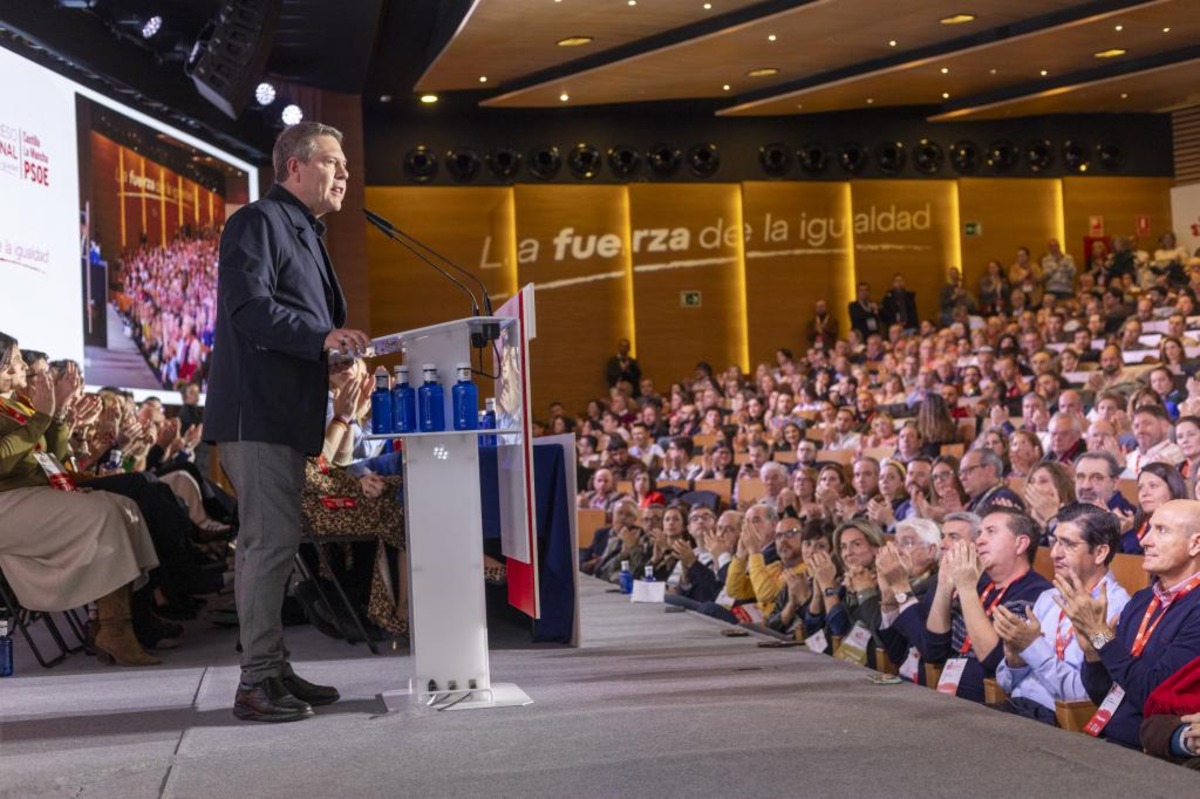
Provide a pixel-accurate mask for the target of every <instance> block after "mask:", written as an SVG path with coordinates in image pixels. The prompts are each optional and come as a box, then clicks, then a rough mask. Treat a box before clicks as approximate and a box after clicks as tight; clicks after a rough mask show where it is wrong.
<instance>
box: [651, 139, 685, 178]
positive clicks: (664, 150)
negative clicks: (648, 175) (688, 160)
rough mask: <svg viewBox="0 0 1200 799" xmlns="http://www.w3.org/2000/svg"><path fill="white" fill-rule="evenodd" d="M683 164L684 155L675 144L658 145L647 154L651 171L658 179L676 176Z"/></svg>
mask: <svg viewBox="0 0 1200 799" xmlns="http://www.w3.org/2000/svg"><path fill="white" fill-rule="evenodd" d="M682 162H683V153H681V152H680V151H679V148H678V147H676V146H675V145H673V144H656V145H654V146H653V147H651V148H650V151H649V152H647V153H646V163H647V164H649V165H650V171H651V172H653V173H654V174H655V175H657V176H658V177H662V178H665V177H667V176H669V175H673V174H675V170H677V169H679V164H680V163H682Z"/></svg>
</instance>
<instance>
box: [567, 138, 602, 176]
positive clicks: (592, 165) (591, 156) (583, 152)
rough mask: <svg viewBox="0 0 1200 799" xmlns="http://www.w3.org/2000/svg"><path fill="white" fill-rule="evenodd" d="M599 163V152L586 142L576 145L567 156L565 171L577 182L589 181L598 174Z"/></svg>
mask: <svg viewBox="0 0 1200 799" xmlns="http://www.w3.org/2000/svg"><path fill="white" fill-rule="evenodd" d="M601 163H603V159H602V158H601V156H600V150H599V149H598V148H596V147H594V146H592V145H590V144H588V143H587V142H580V143H579V144H576V145H575V147H574V148H572V149H571V154H570V155H569V156H567V169H569V170H571V174H572V175H574V176H575V177H576V178H578V179H579V180H591V179H592V178H594V177H596V175H598V174H600V165H601Z"/></svg>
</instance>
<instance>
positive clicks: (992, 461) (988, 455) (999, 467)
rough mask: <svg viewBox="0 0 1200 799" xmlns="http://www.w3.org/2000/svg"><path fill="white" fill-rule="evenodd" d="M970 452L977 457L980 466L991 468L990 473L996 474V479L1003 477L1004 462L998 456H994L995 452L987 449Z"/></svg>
mask: <svg viewBox="0 0 1200 799" xmlns="http://www.w3.org/2000/svg"><path fill="white" fill-rule="evenodd" d="M972 452H974V454H976V455H978V456H979V465H980V466H990V467H992V471H993V472H995V473H996V477H1003V476H1004V461H1003V460H1001V459H1000V456H999V455H997V454H996V451H995V450H993V449H991V448H989V447H983V448H981V449H976V450H972Z"/></svg>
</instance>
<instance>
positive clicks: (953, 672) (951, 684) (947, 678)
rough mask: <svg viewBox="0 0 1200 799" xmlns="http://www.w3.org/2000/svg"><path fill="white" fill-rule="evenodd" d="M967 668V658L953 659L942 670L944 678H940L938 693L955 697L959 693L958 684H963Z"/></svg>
mask: <svg viewBox="0 0 1200 799" xmlns="http://www.w3.org/2000/svg"><path fill="white" fill-rule="evenodd" d="M966 667H967V659H966V658H951V659H950V660H947V661H946V665H945V666H944V667H943V668H942V676H941V677H939V678H938V684H937V689H938V693H942V694H949V695H950V696H954V695H956V694H957V693H958V684H959V683H960V682H962V678H963V670H964V669H966Z"/></svg>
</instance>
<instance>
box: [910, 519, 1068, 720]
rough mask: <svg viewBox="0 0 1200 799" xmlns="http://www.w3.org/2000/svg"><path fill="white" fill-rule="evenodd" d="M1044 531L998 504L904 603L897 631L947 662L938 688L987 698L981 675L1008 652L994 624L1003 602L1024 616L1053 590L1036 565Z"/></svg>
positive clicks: (928, 657) (924, 653) (934, 659)
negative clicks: (932, 580)
mask: <svg viewBox="0 0 1200 799" xmlns="http://www.w3.org/2000/svg"><path fill="white" fill-rule="evenodd" d="M1040 536H1041V531H1040V530H1039V529H1038V526H1037V523H1036V522H1035V521H1034V520H1033V519H1031V518H1030V517H1029V516H1028V515H1026V514H1024V513H1022V512H1020V511H1018V510H1014V509H1012V508H1005V507H995V508H993V510H992V511H991V512H989V513H988V514H987V515H986V516H984V518H983V523H982V525H981V528H980V531H979V535H978V537H977V538H976V540H975V543H973V544H972V543H966V542H961V541H960V542H957V543H955V544H954V545H953V546H951V547H949V548H947V549H946V551H945V553H944V554H943V556H942V562H941V566H940V567H939V569H938V580H937V587H936V588H935V589H934V590H933V591H930V592H928V593H927V594H926V595H925V597H924V598H923V599H922V600H921V603H920V605H921V607H919V606H918V604H917V603H916V602H911V600H910V603H911V604H910V603H904V604H902V609H901V611H900V616H899V617H898V618H897V619H896V623H895V627H896V629H897V630H898V631H899V632H901V634H903V635H905V636H906V637H907V638H908V639H909V641H911V642H912V643H914V644H915V645H916V647H917V650H918V651H919V652H920V653H921V658H922V659H924V660H925V661H927V662H929V663H935V664H936V663H944V664H946V665H945V668H944V670H943V674H942V681H941V682H940V683H939V684H938V690H940V691H943V692H944V693H953V694H955V695H957V696H961V697H963V698H964V699H970V700H972V701H974V702H982V701H983V681H984V678H986V677H991V676H993V675H995V673H996V667H997V666H998V665H999V664H1000V660H1001V658H1003V657H1004V646H1003V644H1002V643H1001V640H1000V637H999V636H998V635H997V634H996V630H995V628H994V627H993V626H992V616H993V615H994V614H995V612H996V608H997V607H1000V606H1001V605H1002V606H1003V607H1005V608H1006V609H1007V610H1009V611H1011V612H1013V613H1015V614H1017V615H1018V616H1021V617H1022V618H1023V617H1024V616H1025V608H1027V607H1030V606H1031V605H1033V603H1034V602H1035V601H1037V598H1038V596H1040V595H1041V593H1042V592H1043V591H1045V590H1047V589H1049V588H1050V583H1049V582H1047V581H1046V579H1045V578H1044V577H1042V576H1041V575H1040V574H1038V573H1037V572H1035V571H1034V570H1033V568H1032V567H1033V558H1034V553H1035V552H1036V550H1037V541H1038V538H1039V537H1040ZM981 572H982V573H981ZM922 615H924V616H925V624H924V628H923V629H922V628H921V627H920V626H919V621H920V618H921V616H922ZM952 675H953V676H952Z"/></svg>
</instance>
